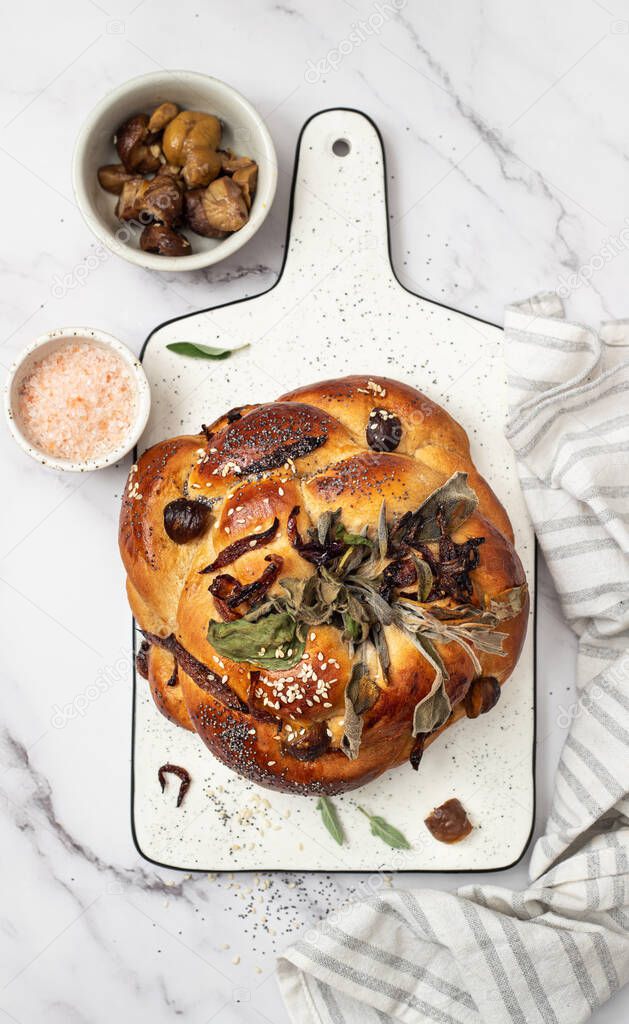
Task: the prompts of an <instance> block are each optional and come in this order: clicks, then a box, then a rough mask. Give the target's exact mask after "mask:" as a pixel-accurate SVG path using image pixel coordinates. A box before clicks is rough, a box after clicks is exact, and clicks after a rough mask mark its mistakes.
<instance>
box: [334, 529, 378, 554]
mask: <svg viewBox="0 0 629 1024" xmlns="http://www.w3.org/2000/svg"><path fill="white" fill-rule="evenodd" d="M335 534H336V539H337V540H342V541H343V543H344V544H349V545H351V546H352V547H354V546H355V545H357V544H362V545H363V546H364V547H367V548H370V547H371V541H370V540H369V537H365V535H364V533H350V531H349V530H346V529H345V527H344V526H343V524H342V523H337V526H336V530H335Z"/></svg>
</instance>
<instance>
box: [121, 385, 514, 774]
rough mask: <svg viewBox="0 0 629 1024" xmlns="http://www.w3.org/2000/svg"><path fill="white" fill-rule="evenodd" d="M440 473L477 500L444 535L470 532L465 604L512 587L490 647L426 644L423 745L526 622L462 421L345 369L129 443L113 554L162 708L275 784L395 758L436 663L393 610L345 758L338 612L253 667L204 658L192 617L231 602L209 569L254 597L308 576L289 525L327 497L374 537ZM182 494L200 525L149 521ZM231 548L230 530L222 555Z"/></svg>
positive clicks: (219, 612) (305, 528)
mask: <svg viewBox="0 0 629 1024" xmlns="http://www.w3.org/2000/svg"><path fill="white" fill-rule="evenodd" d="M374 410H376V413H377V416H382V415H384V419H385V421H386V418H387V417H396V418H397V420H396V422H398V421H399V431H398V436H397V438H396V440H397V443H396V444H395V447H394V450H382V448H380V449H379V450H378V449H374V446H373V444H372V443H371V441H369V434H368V428H369V425H370V423H371V422H372V421H373V419H370V417H371V418H373V416H374V415H375V413H374ZM383 411H384V413H383ZM455 473H465V474H467V480H468V483H469V486H470V487H471V488H472V490H473V491H474V492H475V494H476V497H477V499H478V505H477V508H476V510H475V511H474V512H473V513H472V514H471V515H469V516H468V517H467V518H466V519H465V521H464V522H462V523H461V524H460V525H458V526H456V528H455V529H453V530H452V532H451V535H450V536H451V540H452V542H454V544H455V545H461V546H462V547H464V546H465V544H466V542H470V541H473V540H474V538H482V547H480V548H479V552H480V557H479V559H478V564H477V565H475V566H474V567H473V568H472V569H471V571H470V572H469V581H470V587H471V593H472V597H471V598H470V600H471V601H472V602H473V603H474V604H475V605H476V606H477V607H478V608H479V610H480V609H483V608H487V607H489V603H490V602H491V601H492V600H493V599H494V598H497V597H498V596H499V595H502V594H504V593H505V592H509V591H510V590H511V589H513V588H519V589H520V590H522V591H523V593H524V598H523V600H522V602H521V605H520V606H519V608H518V610H517V612H516V613H515V614H513V615H512V617H510V618H507V619H506V621H501V623H500V627H499V628H500V632H501V633H502V634H503V635H504V636H503V640H502V651H501V652H500V653H496V652H491V651H483V650H476V651H475V652H472V651H470V650H469V648H466V647H465V646H464V645H461V644H459V643H456V642H449V641H445V642H441V641H439V642H435V643H434V647H435V649H436V651H437V654H438V656H440V659H441V661H442V663H443V665H444V667H445V670H446V676H447V678H446V681H445V692H446V693H447V696H448V698H449V702H450V704H451V706H452V713H451V714H450V717H449V718H448V720H447V722H446V723H445V724H444V725H439V726H438V727H437V728H435V729H434V730H433V731H432V732H430V734H425V735H424V736H423V743H424V745H426V746H427V745H428V744H429V743H430V742H432V740H433V739H434V738H436V736H437V735H439V734H440V733H441V732H442V731H443V728H445V727H447V726H448V725H450V724H452V723H453V722H454V721H456V720H457V719H458V718H460V717H461V716H462V715H463V714H464V713H465V711H464V701H465V697H466V694H467V692H468V690H469V688H470V685H471V684H472V682H473V680H474V679H476V678H478V676H479V675H482V676H491V677H493V678H495V679H496V680H497V681H498V682H499V683H500V684H501V685H502V684H503V683H504V682H505V681H506V679H507V678H508V677H509V675H510V674H511V672H512V671H513V668H514V666H515V663H516V661H517V658H518V655H519V653H520V649H521V647H522V643H523V641H524V636H525V633H526V626H527V619H528V598H527V597H526V594H525V584H526V580H525V576H524V572H523V570H522V566H521V563H520V560H519V558H518V556H517V553H516V552H515V549H514V547H513V533H512V529H511V524H510V522H509V518H508V516H507V513H506V512H505V510H504V508H503V507H502V505H501V504H500V502H499V501H498V499H497V498H496V496H495V495H494V493H493V491H492V490H491V488H490V487H489V485H488V484H487V483H486V481H485V480H483V479H482V477H481V476H480V475H479V474H478V472H477V470H476V468H475V467H474V465H473V463H472V461H471V456H470V451H469V443H468V439H467V435H466V433H465V431H464V430H463V428H462V427H461V426H460V425H459V424H458V423H456V422H455V421H454V420H453V419H452V417H451V416H449V415H448V413H446V412H445V410H444V409H442V408H441V407H440V406H438V405H436V404H435V403H434V402H432V401H430V400H429V399H428V398H427V397H426V396H425V395H422V394H421V393H420V392H418V391H416V390H415V389H413V388H411V387H409V386H408V385H405V384H401V383H398V382H396V381H393V380H389V379H388V378H368V377H362V376H355V377H347V378H344V379H341V380H332V381H323V382H320V383H317V384H313V385H311V386H308V387H304V388H300V389H298V390H296V391H293V392H291V393H290V394H288V395H285V396H283V397H282V398H280V399H279V400H278V401H277V402H274V403H268V404H265V405H259V406H246V407H243V408H242V409H240V410H233V411H232V412H231V413H229V414H227V415H225V416H221V417H220V418H219V419H218V420H216V422H215V423H214V424H213V425H211V426H210V427H204V429H203V430H202V431H201V432H200V433H199V434H197V435H193V436H183V437H177V438H174V439H171V440H167V441H164V442H161V443H159V444H157V445H155V446H153V447H152V448H150V449H149V450H148V451H147V452H145V453H144V454H143V455H142V457H141V458H140V459H139V460H138V464H137V466H135V467H134V468H133V470H132V472H131V474H130V477H129V482H128V485H127V488H126V490H125V495H124V498H123V503H122V511H121V517H120V551H121V555H122V559H123V562H124V565H125V568H126V571H127V591H128V596H129V601H130V604H131V607H132V610H133V613H134V616H135V618H136V620H137V622H138V625H139V626H140V628H141V629H142V630H143V631H144V632H145V635H147V637H148V639H149V640H150V641H151V643H152V646H151V650H150V655H149V659H148V666H149V684H150V687H151V691H152V694H153V697H154V699H155V701H156V704H157V706H158V707H159V709H160V710H161V711H162V713H163V714H165V715H166V716H167V717H168V718H169V719H170V720H171V721H173V722H175V723H176V724H178V725H181V726H182V727H183V728H186V729H190V730H195V731H196V732H197V733H198V734H199V736H200V737H201V739H202V740H203V741H204V742H205V743H206V745H207V746H208V747H209V749H210V750H211V751H212V752H213V753H214V754H215V756H217V757H218V758H220V760H222V761H223V762H224V763H225V764H227V765H229V766H230V767H231V768H233V769H234V770H235V771H237V772H240V773H241V774H242V775H244V776H246V777H247V778H250V779H252V780H253V781H255V782H258V783H260V784H261V785H264V786H269V787H271V788H277V789H282V790H285V791H290V792H296V793H305V794H308V793H336V792H340V791H343V790H346V789H352V788H354V787H356V786H359V785H362V784H364V783H365V782H368V781H369V780H370V779H373V778H375V777H376V776H377V775H379V774H381V773H382V772H383V771H386V770H388V769H390V768H392V767H394V766H395V765H398V764H400V763H401V762H403V761H404V760H406V759H408V758H409V755H410V754H411V751H412V750H413V749H414V748H416V747H417V740H416V738H415V737H414V736H413V733H412V725H413V711H414V708H415V706H416V705H417V704H418V703H419V702H421V701H422V700H425V699H426V698H427V697H428V695H430V694H431V693H432V692H433V691H432V689H431V688H433V686H434V682H435V668H434V665H433V664H432V663H431V661H430V659H427V658H426V657H425V655H424V654H423V653H422V650H421V649H419V648H418V646H417V645H416V644H414V643H413V642H411V640H410V639H409V637H408V636H407V635H406V634H405V633H404V632H402V631H401V629H400V628H398V625H396V624H387V625H385V626H384V628H383V633H384V636H385V639H386V645H387V648H388V652H389V658H390V665H389V666H388V668H387V670H386V671H383V668H382V664H381V663H380V662H378V661H377V659H376V658H373V659H372V662H373V663H372V664H370V666H369V672H370V675H371V677H372V678H373V680H374V681H375V683H376V684H377V687H378V691H377V692H378V697H377V700H376V701H375V703H373V704H372V706H370V707H369V708H368V709H367V710H365V711H364V713H363V714H362V736H361V739H360V748H359V752H358V756H355V757H353V758H350V757H349V756H347V753H346V751H344V749H343V742H344V741H343V733H344V728H345V726H344V722H345V713H346V690H347V686H348V683H349V682H350V679H351V678H352V670H353V663H354V659H353V656H352V652H351V650H350V645H349V644H348V642H347V639H346V638H344V637H343V634H342V630H341V629H340V628H338V625H333V624H319V625H316V626H313V627H312V628H311V629H308V630H307V631H306V636H305V640H304V644H305V649H304V653H303V657H302V659H301V661H300V662H299V663H298V664H297V665H296V666H293V667H292V668H290V667H289V668H286V669H283V668H281V667H280V666H279V665H275V666H273V667H271V668H268V667H267V668H265V669H261V668H260V666H259V665H258V664H256V663H254V662H246V661H236V660H232V659H230V658H229V657H226V656H225V655H221V654H220V653H219V652H218V651H217V650H216V648H215V647H213V646H212V644H211V643H210V641H209V640H208V624H209V623H210V622H222V621H230V620H233V619H237V618H239V617H240V616H241V615H242V614H243V608H244V610H247V606H246V605H243V606H242V607H241V608H240V609H238V608H236V610H235V611H230V608H229V607H228V605H227V604H226V602H225V600H223V599H222V598H221V597H220V596H219V594H220V593H222V591H221V589H220V585H221V584H222V585H223V586H225V585H226V583H225V581H226V579H228V580H231V583H229V582H228V584H227V585H228V587H233V586H237V587H240V588H247V587H252V586H253V587H254V589H255V586H257V585H258V583H257V581H259V580H260V579H261V578H266V577H265V576H264V575H263V574H265V573H266V574H267V575H268V576H269V579H271V583H270V586H269V587H268V594H267V597H271V598H274V597H275V598H277V597H278V595H280V594H282V593H283V589H282V586H281V582H282V580H286V579H292V580H308V579H310V578H311V577H312V576H313V575H314V574H316V573H317V571H318V570H317V566H316V564H314V563H313V562H312V561H309V560H307V558H306V557H303V556H302V554H301V553H300V549H299V545H298V543H297V542H296V541H295V537H296V536H298V538H299V539H303V538H307V537H308V536H309V531H314V532H315V533H316V526H317V523H318V522H319V521H320V520H321V517H324V518H325V514H326V513H335V512H336V510H338V509H339V508H340V509H341V518H342V524H343V526H344V527H345V529H346V530H347V531H350V533H354V534H359V533H361V532H362V533H364V532H365V530H366V531H367V535H368V537H370V538H375V536H376V533H377V523H378V517H379V515H380V510H381V508H382V505H383V502H384V503H385V508H386V516H387V523H389V524H392V525H393V526H394V525H395V524H397V523H399V522H400V520H401V519H402V517H403V516H404V515H405V514H406V513H409V512H414V511H415V510H417V509H418V508H419V506H421V505H422V503H423V502H424V501H425V500H426V499H427V498H428V497H429V496H430V495H431V494H433V493H434V492H435V491H436V490H437V489H438V488H441V487H442V486H443V485H444V483H445V482H446V481H447V480H449V478H450V477H452V475H453V474H455ZM181 499H185V500H186V501H187V502H189V503H194V505H195V508H196V509H197V510H198V509H199V508H202V510H205V511H207V522H205V520H204V518H203V515H202V516H201V520H203V525H202V527H199V528H198V529H197V532H196V533H195V535H194V536H192V537H191V539H187V540H185V541H182V540H181V538H179V539H178V540H175V539H173V537H172V536H170V535H169V533H168V532H167V530H166V526H165V509H166V508H167V507H169V506H170V505H171V503H173V502H177V501H178V500H181ZM205 511H204V514H205ZM258 537H259V538H260V539H259V540H256V538H258ZM252 538H253V540H252ZM267 538H268V539H267ZM479 543H480V542H479ZM374 544H375V540H374ZM233 545H240V546H239V547H238V554H237V557H236V558H233V557H232V554H233V551H234V548H233V547H232V546H233ZM426 557H430V552H428V553H427V554H426ZM215 562H216V563H217V564H216V565H214V563H215ZM222 563H224V564H222ZM210 588H211V589H210ZM211 590H212V591H213V592H211ZM231 592H232V593H233V591H231ZM402 596H403V595H402ZM445 603H446V605H447V604H448V602H447V601H446V602H445ZM450 603H451V604H452V603H454V604H456V602H450ZM441 604H443V601H442V602H441ZM251 608H255V602H253V603H252V604H251ZM428 608H430V605H428ZM215 642H216V641H215ZM290 653H292V652H290ZM304 666H314V669H315V670H316V671H315V670H313V671H311V670H310V668H305V667H304ZM479 666H480V672H479ZM287 694H289V695H290V694H293V695H292V696H291V699H290V700H289V699H288V698H287V696H286V695H287ZM304 749H305V750H306V751H307V753H306V754H304V753H303V750H304Z"/></svg>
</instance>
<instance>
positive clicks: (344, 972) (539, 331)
mask: <svg viewBox="0 0 629 1024" xmlns="http://www.w3.org/2000/svg"><path fill="white" fill-rule="evenodd" d="M628 346H629V321H628V322H622V323H613V324H605V325H604V326H603V328H602V329H601V331H600V333H598V334H597V333H596V332H595V331H592V330H590V329H588V328H587V327H583V326H581V325H578V324H573V323H568V322H566V321H565V320H564V319H563V308H562V306H561V303H560V302H559V300H558V299H557V298H556V297H555V296H553V295H543V296H540V297H538V298H536V299H533V300H530V301H529V302H527V303H524V304H522V305H520V306H517V307H511V308H509V309H508V310H507V314H506V322H505V347H506V359H507V365H508V373H509V386H510V392H511V406H510V413H509V419H508V427H507V432H508V437H509V440H510V442H511V444H512V446H513V449H514V451H515V452H516V455H517V457H518V463H519V470H520V476H521V482H522V487H523V488H524V492H525V495H526V499H527V502H528V506H529V509H530V513H531V516H532V519H533V522H534V525H535V529H536V532H537V536H538V538H539V542H540V544H541V547H542V549H543V551H544V555H545V557H546V560H547V563H548V566H549V568H550V571H551V573H552V575H553V577H554V580H555V585H556V587H557V590H558V592H559V595H560V598H561V601H562V604H563V608H564V612H565V615H566V617H567V619H568V621H569V623H570V624H571V626H572V628H573V629H574V630H575V632H576V633H577V635H578V637H579V639H580V651H579V669H578V679H577V682H576V694H575V704H574V711H575V713H574V715H573V716H572V722H571V725H570V730H569V734H568V738H567V740H566V742H565V746H564V749H563V752H562V756H561V761H560V764H559V770H558V773H557V778H556V782H555V792H554V796H553V803H552V810H551V813H550V817H549V819H548V822H547V825H546V833H545V835H544V836H543V837H542V838H541V839H540V840H539V841H538V842H537V843H536V845H535V848H534V850H533V854H532V858H531V862H530V879H531V884H530V887H529V888H528V889H527V890H525V891H524V892H512V891H510V890H508V889H505V888H501V887H498V886H492V885H475V886H468V887H465V888H462V889H459V890H458V891H457V892H456V893H445V892H435V891H432V890H425V889H424V890H421V889H419V890H414V891H406V892H404V891H401V892H389V893H387V894H386V895H380V896H378V897H377V898H374V899H370V900H367V901H364V902H359V903H356V904H354V905H353V906H352V907H351V908H350V909H349V911H345V912H344V913H342V914H339V915H336V916H332V917H330V918H328V919H327V920H326V921H325V922H324V923H322V924H321V925H319V926H317V927H316V928H315V929H313V930H312V931H311V932H310V933H309V934H308V936H307V937H306V938H305V939H303V940H302V941H300V942H297V943H296V944H295V945H294V946H292V947H291V948H290V949H288V950H287V952H286V953H285V954H284V956H283V957H282V958H281V960H280V961H279V978H280V985H281V988H282V993H283V996H284V999H285V1002H286V1006H287V1008H288V1011H289V1013H290V1015H291V1018H292V1020H293V1022H294V1024H372V1022H373V1024H376V1022H378V1024H389V1022H394V1021H404V1022H406V1024H419V1022H420V1021H422V1022H423V1021H438V1022H440V1024H463V1022H475V1024H502V1022H517V1024H537V1022H540V1021H543V1022H545V1024H548V1022H552V1024H578V1022H580V1021H585V1020H587V1018H588V1017H589V1016H590V1015H591V1014H592V1013H593V1011H594V1010H595V1009H596V1008H597V1007H598V1006H600V1005H601V1004H602V1003H604V1002H605V1001H606V1000H607V999H609V998H610V997H611V996H613V994H614V993H615V992H616V991H617V990H618V989H619V988H620V986H621V985H623V984H624V983H625V982H626V981H627V980H629V801H628V794H629V561H628V555H629V534H628V530H627V524H628V522H629V504H628V502H627V497H628V496H629V347H628Z"/></svg>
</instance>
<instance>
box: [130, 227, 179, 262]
mask: <svg viewBox="0 0 629 1024" xmlns="http://www.w3.org/2000/svg"><path fill="white" fill-rule="evenodd" d="M140 248H141V249H142V250H143V251H144V252H154V253H157V255H158V256H187V255H188V254H189V252H190V242H189V241H188V239H187V238H186V237H185V236H184V235H180V234H179V233H178V232H177V231H173V229H172V228H169V227H168V225H167V224H149V226H148V227H146V228H144V231H143V232H142V234H141V235H140Z"/></svg>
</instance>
